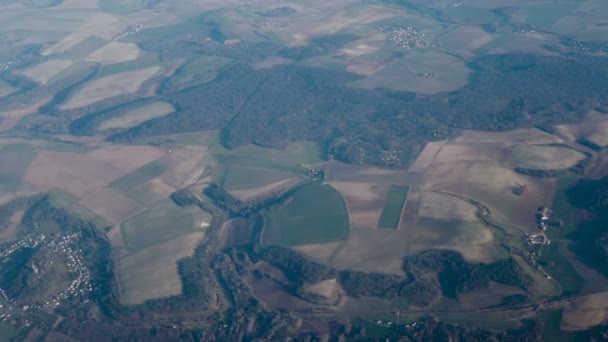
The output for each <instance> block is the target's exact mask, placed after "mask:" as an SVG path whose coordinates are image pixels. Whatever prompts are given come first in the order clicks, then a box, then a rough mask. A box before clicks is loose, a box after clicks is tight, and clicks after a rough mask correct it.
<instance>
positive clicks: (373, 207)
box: [329, 182, 390, 229]
mask: <svg viewBox="0 0 608 342" xmlns="http://www.w3.org/2000/svg"><path fill="white" fill-rule="evenodd" d="M329 184H330V185H331V186H333V187H334V188H335V189H336V190H338V191H339V192H340V194H342V197H344V200H345V202H346V208H347V210H348V216H349V219H350V225H351V227H356V228H371V229H375V228H377V226H378V221H379V220H380V214H381V213H382V208H383V207H384V203H385V202H386V195H387V194H388V190H389V188H390V186H388V185H377V184H369V183H345V182H330V183H329Z"/></svg>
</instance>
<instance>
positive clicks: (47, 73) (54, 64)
mask: <svg viewBox="0 0 608 342" xmlns="http://www.w3.org/2000/svg"><path fill="white" fill-rule="evenodd" d="M72 64H74V61H71V60H68V59H51V60H48V61H45V62H42V63H40V64H37V65H35V66H33V67H31V68H28V69H26V70H24V71H23V72H22V75H23V76H25V77H27V78H29V79H30V80H33V81H36V82H38V83H41V84H45V83H46V82H48V80H50V79H51V78H52V77H53V76H55V75H57V74H59V73H60V72H61V71H63V70H65V69H67V68H68V67H69V66H71V65H72Z"/></svg>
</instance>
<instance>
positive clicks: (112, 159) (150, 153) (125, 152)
mask: <svg viewBox="0 0 608 342" xmlns="http://www.w3.org/2000/svg"><path fill="white" fill-rule="evenodd" d="M166 154H167V151H166V150H163V149H160V148H158V147H154V146H149V145H107V146H103V147H100V148H98V149H96V150H94V151H92V152H89V153H88V154H87V156H89V157H92V158H94V159H96V160H99V161H103V162H106V163H108V164H111V165H114V166H115V167H117V168H119V169H121V170H123V171H125V172H130V171H133V170H135V169H138V168H140V167H142V166H144V165H146V164H148V163H150V162H152V161H154V160H157V159H160V158H162V157H163V156H165V155H166Z"/></svg>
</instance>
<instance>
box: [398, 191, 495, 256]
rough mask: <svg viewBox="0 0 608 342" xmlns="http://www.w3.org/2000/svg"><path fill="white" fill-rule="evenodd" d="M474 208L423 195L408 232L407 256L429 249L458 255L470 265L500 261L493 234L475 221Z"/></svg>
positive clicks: (451, 199) (435, 195)
mask: <svg viewBox="0 0 608 342" xmlns="http://www.w3.org/2000/svg"><path fill="white" fill-rule="evenodd" d="M476 210H477V208H476V207H475V206H473V205H471V204H469V203H467V202H465V201H463V200H461V199H459V198H456V197H453V196H449V195H445V194H441V193H433V192H424V193H422V197H421V204H420V211H419V214H418V217H417V218H415V219H414V220H415V221H414V224H412V225H411V226H410V227H409V228H408V229H409V230H410V234H409V236H410V241H409V253H410V254H416V253H419V252H422V251H424V250H426V249H429V248H437V249H450V250H454V251H457V252H459V253H460V254H462V255H463V257H464V258H465V259H466V260H468V261H470V262H492V261H494V260H496V259H498V258H499V257H500V255H499V251H498V249H497V247H496V246H495V244H494V236H493V234H492V231H491V230H490V229H489V228H488V227H486V226H485V225H483V224H482V223H481V222H479V220H478V219H477V217H476V215H475V212H476Z"/></svg>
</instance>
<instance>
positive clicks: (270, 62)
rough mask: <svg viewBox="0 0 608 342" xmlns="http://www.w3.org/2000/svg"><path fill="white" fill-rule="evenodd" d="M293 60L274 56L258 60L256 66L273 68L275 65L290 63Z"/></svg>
mask: <svg viewBox="0 0 608 342" xmlns="http://www.w3.org/2000/svg"><path fill="white" fill-rule="evenodd" d="M293 62H294V61H293V60H291V59H287V58H282V57H272V58H269V59H265V60H263V61H260V62H257V63H256V64H255V65H254V66H255V67H256V68H258V69H268V68H272V67H273V66H275V65H288V64H291V63H293Z"/></svg>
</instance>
